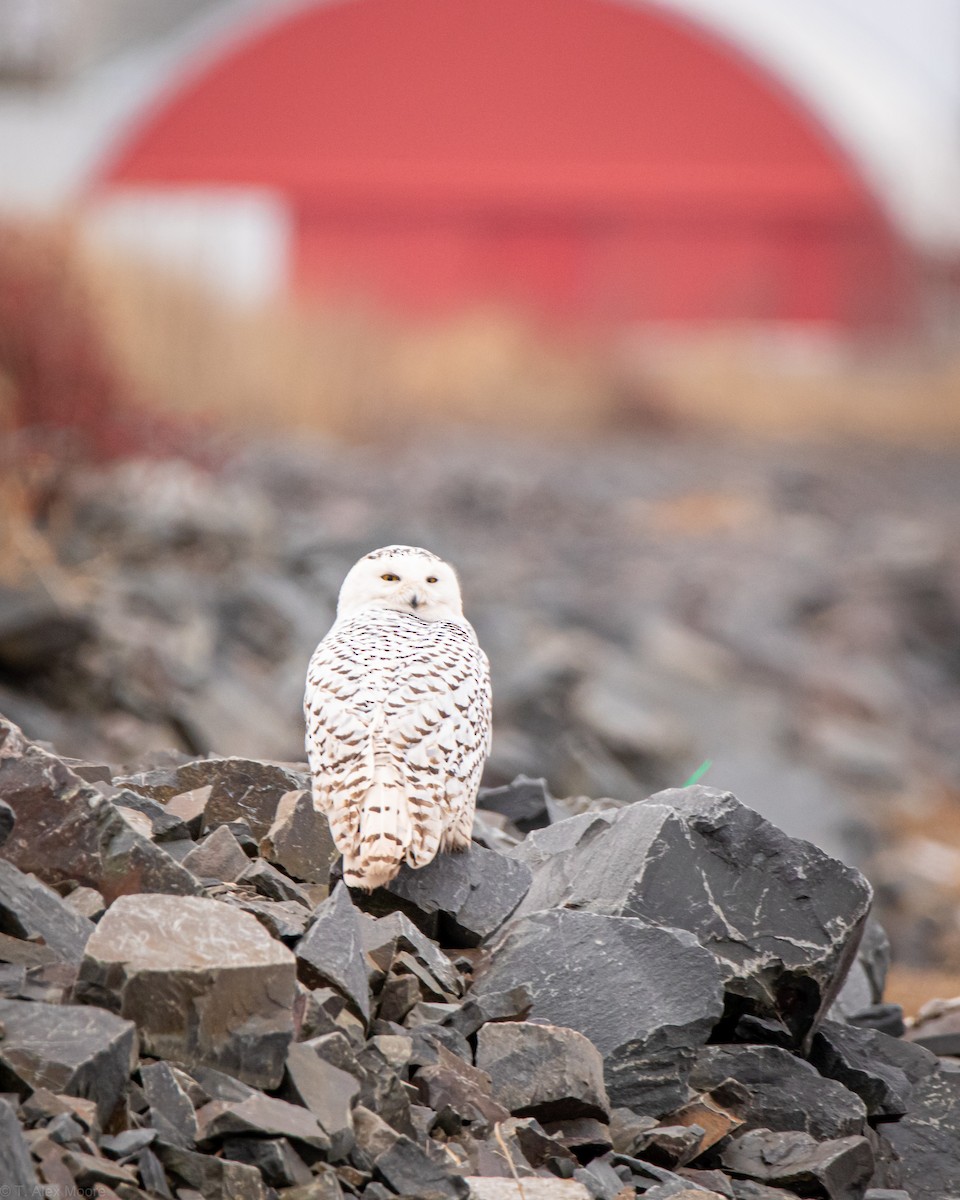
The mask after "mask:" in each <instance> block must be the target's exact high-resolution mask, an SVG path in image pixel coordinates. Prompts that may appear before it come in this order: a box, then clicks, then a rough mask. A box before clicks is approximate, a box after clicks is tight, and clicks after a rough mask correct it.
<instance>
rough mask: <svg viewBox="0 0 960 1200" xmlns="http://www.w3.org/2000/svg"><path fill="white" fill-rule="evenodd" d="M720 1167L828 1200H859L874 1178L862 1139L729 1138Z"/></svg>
mask: <svg viewBox="0 0 960 1200" xmlns="http://www.w3.org/2000/svg"><path fill="white" fill-rule="evenodd" d="M720 1161H721V1162H722V1163H723V1166H724V1168H725V1170H727V1171H729V1172H730V1173H731V1174H734V1175H746V1176H747V1177H748V1178H750V1179H755V1180H757V1181H758V1182H760V1183H772V1184H783V1185H784V1187H789V1188H797V1189H802V1192H801V1194H807V1195H809V1194H810V1193H809V1189H810V1188H811V1186H812V1187H819V1188H821V1189H822V1191H823V1193H824V1194H825V1195H826V1196H827V1197H829V1200H861V1198H862V1196H863V1193H864V1191H865V1190H866V1186H867V1184H868V1183H869V1182H870V1178H871V1176H872V1175H873V1151H872V1150H871V1149H870V1143H869V1142H868V1141H867V1139H866V1138H864V1137H844V1138H837V1139H833V1140H829V1141H817V1140H816V1139H815V1138H813V1137H811V1136H810V1135H809V1134H806V1133H795V1132H788V1133H784V1132H777V1133H775V1132H773V1131H772V1130H769V1129H754V1130H751V1131H749V1132H748V1133H742V1134H740V1135H739V1136H738V1137H735V1138H733V1139H732V1140H731V1141H730V1142H729V1143H728V1144H727V1145H726V1146H725V1147H724V1148H723V1150H722V1151H721V1152H720Z"/></svg>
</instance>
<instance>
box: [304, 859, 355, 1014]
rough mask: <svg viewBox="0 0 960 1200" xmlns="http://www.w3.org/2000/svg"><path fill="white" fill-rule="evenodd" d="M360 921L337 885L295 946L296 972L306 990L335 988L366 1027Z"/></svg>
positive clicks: (343, 887) (344, 890) (342, 887)
mask: <svg viewBox="0 0 960 1200" xmlns="http://www.w3.org/2000/svg"><path fill="white" fill-rule="evenodd" d="M360 921H361V916H360V914H359V913H358V912H357V910H356V909H355V908H354V907H353V904H352V903H351V900H350V892H349V890H348V888H347V886H346V884H344V883H342V882H341V883H338V884H337V886H336V888H334V890H333V892H332V894H331V895H330V896H328V897H327V899H326V900H324V901H322V902H321V903H320V904H318V905H317V908H316V910H315V912H314V915H313V923H312V924H311V926H310V928H309V929H308V930H307V932H306V933H305V934H304V936H303V937H302V938H301V939H300V941H299V942H298V943H297V947H296V955H297V970H298V974H299V977H300V980H301V981H302V982H303V983H304V984H306V986H307V987H311V988H313V987H321V986H322V985H324V984H329V985H330V986H332V987H335V988H336V989H337V991H339V992H340V993H341V995H343V996H344V997H345V998H346V999H347V1000H348V1001H349V1003H350V1005H351V1007H352V1008H353V1009H354V1010H355V1011H356V1012H357V1013H358V1014H359V1015H360V1016H361V1017H362V1019H363V1021H364V1023H366V1024H368V1023H369V1021H370V986H369V984H368V982H367V966H366V954H365V952H364V949H363V934H362V930H361V926H360Z"/></svg>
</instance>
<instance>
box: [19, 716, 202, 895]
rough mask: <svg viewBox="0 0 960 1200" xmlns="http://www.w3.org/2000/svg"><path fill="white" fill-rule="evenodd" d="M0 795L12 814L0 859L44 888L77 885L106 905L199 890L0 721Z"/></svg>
mask: <svg viewBox="0 0 960 1200" xmlns="http://www.w3.org/2000/svg"><path fill="white" fill-rule="evenodd" d="M0 796H2V798H3V799H4V800H5V801H6V803H8V804H9V805H10V807H11V808H12V809H13V810H14V812H15V814H16V825H15V827H14V829H13V833H12V834H11V836H10V837H9V838H8V839H7V841H6V843H5V844H4V845H3V847H2V848H0V856H2V857H3V858H6V859H7V860H8V861H10V862H12V863H13V864H14V865H15V866H17V867H19V869H20V870H21V871H25V872H32V873H34V874H35V875H37V877H38V878H39V879H42V880H43V881H44V882H45V883H49V884H57V883H62V882H66V881H67V880H76V881H77V882H78V883H81V884H84V885H85V886H87V887H92V888H96V889H97V891H99V892H100V893H101V894H102V895H103V896H104V898H105V900H106V901H107V903H109V902H110V901H112V900H114V899H115V898H116V897H117V896H121V895H124V894H126V893H130V892H170V893H175V894H178V895H195V894H196V893H197V892H198V891H199V890H200V889H199V884H198V883H197V881H196V880H195V879H194V878H193V876H192V875H191V874H190V872H189V871H185V870H184V869H183V867H181V866H180V865H179V863H177V862H175V861H174V860H173V859H172V858H171V857H170V856H169V855H168V854H167V853H166V852H165V851H164V850H163V849H162V848H161V847H160V846H158V845H155V844H154V843H153V842H152V841H151V840H150V838H149V837H145V836H144V835H143V834H142V833H141V832H139V831H138V830H137V829H136V828H135V827H134V825H133V824H131V822H130V821H129V820H127V818H125V817H124V815H123V812H122V810H121V809H119V808H117V807H116V806H115V805H114V804H112V803H111V802H110V801H109V800H107V799H106V798H105V797H104V796H103V795H102V794H101V793H100V792H99V791H98V790H97V789H96V788H95V787H93V786H91V785H90V784H88V783H86V782H85V781H84V780H83V779H81V778H80V776H79V775H76V774H74V772H73V771H71V770H70V768H69V767H67V766H66V765H65V764H64V763H63V761H62V760H61V759H59V758H57V756H56V755H54V754H50V753H49V752H48V751H46V750H44V749H43V748H42V747H40V746H38V745H36V744H35V743H33V742H31V741H30V740H29V739H28V738H25V737H24V736H23V734H22V733H21V731H20V730H19V729H18V728H17V727H16V726H15V725H13V724H11V723H10V722H9V721H7V720H5V719H4V718H2V717H0Z"/></svg>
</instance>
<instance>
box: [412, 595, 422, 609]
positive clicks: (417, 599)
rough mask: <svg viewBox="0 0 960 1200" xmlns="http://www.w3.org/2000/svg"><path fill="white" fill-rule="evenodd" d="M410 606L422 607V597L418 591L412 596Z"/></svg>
mask: <svg viewBox="0 0 960 1200" xmlns="http://www.w3.org/2000/svg"><path fill="white" fill-rule="evenodd" d="M410 607H411V608H419V607H420V597H419V596H418V595H417V593H416V592H414V593H413V595H412V596H411V597H410Z"/></svg>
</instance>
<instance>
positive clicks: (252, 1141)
mask: <svg viewBox="0 0 960 1200" xmlns="http://www.w3.org/2000/svg"><path fill="white" fill-rule="evenodd" d="M220 1153H221V1154H222V1155H223V1157H224V1158H227V1159H230V1160H231V1161H232V1162H240V1163H249V1164H250V1166H253V1167H256V1168H257V1170H258V1171H259V1172H260V1174H261V1175H262V1176H263V1181H264V1183H266V1184H267V1185H268V1186H269V1187H272V1188H288V1187H296V1186H298V1185H300V1186H303V1185H307V1184H309V1183H310V1182H311V1180H312V1179H313V1176H312V1175H311V1173H310V1168H309V1167H308V1166H307V1164H306V1163H305V1162H304V1161H303V1159H302V1158H301V1157H300V1155H299V1154H297V1152H296V1150H294V1148H293V1147H292V1146H291V1145H290V1143H289V1142H288V1141H287V1139H286V1138H264V1137H232V1138H225V1139H224V1141H223V1142H222V1143H221V1146H220Z"/></svg>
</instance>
